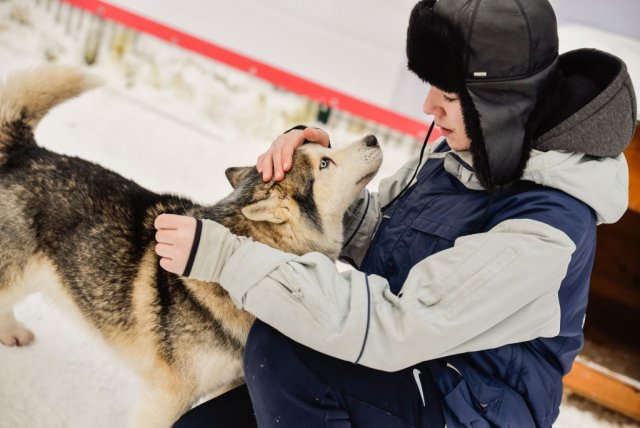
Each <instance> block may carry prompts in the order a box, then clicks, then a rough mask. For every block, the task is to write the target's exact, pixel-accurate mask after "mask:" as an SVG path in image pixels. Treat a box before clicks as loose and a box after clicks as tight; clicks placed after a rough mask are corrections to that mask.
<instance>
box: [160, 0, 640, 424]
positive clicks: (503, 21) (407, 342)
mask: <svg viewBox="0 0 640 428" xmlns="http://www.w3.org/2000/svg"><path fill="white" fill-rule="evenodd" d="M407 57H408V67H409V69H410V70H412V71H413V72H414V73H415V74H416V75H417V76H418V77H420V78H421V79H422V80H424V81H425V82H427V83H429V84H430V90H429V92H428V93H427V96H426V99H425V102H424V106H423V110H424V112H425V113H426V114H427V115H431V116H432V117H433V119H434V123H435V125H437V126H438V127H439V129H440V130H441V134H442V137H441V138H439V139H438V140H437V141H436V142H434V143H433V144H429V145H428V150H425V152H424V154H423V156H421V157H417V158H416V159H411V160H409V161H408V163H407V164H406V165H405V166H403V167H402V168H400V170H399V171H398V172H397V173H396V174H395V175H394V176H392V177H390V178H388V179H385V180H384V181H383V182H382V183H381V184H380V187H379V189H378V191H377V192H370V191H364V192H363V194H362V197H361V198H360V199H359V200H358V201H357V202H356V203H354V205H353V206H352V207H351V209H350V210H349V213H348V214H347V215H346V217H345V219H344V223H345V227H346V232H345V237H346V239H345V246H344V249H343V251H342V256H341V257H342V259H343V260H347V261H349V262H350V263H351V264H353V265H354V266H355V269H353V270H348V271H346V272H339V271H338V270H337V268H336V266H335V265H334V264H333V263H332V262H331V261H330V260H329V259H328V258H327V257H324V256H323V255H321V254H318V253H310V254H306V255H303V256H296V255H292V254H286V253H283V252H280V251H278V250H275V249H272V248H269V247H267V246H264V245H262V244H259V243H256V242H253V241H251V240H249V239H246V238H239V237H235V236H234V235H231V234H230V232H229V231H228V230H227V229H225V228H224V227H222V226H220V225H218V224H217V223H214V222H211V221H208V220H200V219H193V218H188V217H180V216H172V215H166V214H163V215H161V216H159V217H158V218H157V220H156V226H157V228H158V229H159V230H164V231H165V232H167V233H166V234H163V241H162V242H159V243H158V247H157V252H158V254H159V255H160V256H161V257H162V259H161V261H160V264H161V266H162V267H163V268H165V269H167V270H169V271H171V272H174V273H177V274H182V273H183V270H184V267H185V265H186V262H187V259H188V258H189V256H192V257H195V258H194V259H193V265H192V267H191V274H190V276H192V277H194V278H198V279H203V280H208V281H215V282H219V283H220V284H221V285H222V286H223V287H224V288H225V289H226V290H227V291H228V292H229V295H230V296H231V298H232V299H233V301H234V302H235V303H236V304H237V305H238V306H240V307H242V308H244V309H246V310H247V311H249V312H251V313H253V314H254V315H255V316H256V317H257V318H258V320H257V321H256V322H255V324H254V326H253V327H252V329H251V332H250V334H249V337H248V339H247V344H246V351H245V355H244V358H245V362H244V364H245V366H244V368H245V377H246V386H243V387H240V388H238V389H236V390H233V391H231V392H230V393H228V394H225V395H222V396H220V397H218V398H216V399H214V400H212V401H211V402H209V403H205V404H203V405H201V406H199V407H196V408H194V409H193V410H192V411H190V412H189V413H187V414H186V415H185V416H184V417H183V418H182V419H181V420H179V421H178V422H177V423H176V425H175V426H177V427H195V426H256V424H257V426H260V427H276V426H278V427H351V426H353V427H386V428H393V427H442V426H444V425H445V424H446V426H448V427H450V428H451V427H461V426H465V427H470V426H473V427H485V426H486V427H488V426H505V427H506V426H514V427H534V426H536V427H550V426H552V424H553V423H554V421H555V420H556V418H557V417H558V414H559V407H560V402H561V398H562V377H563V375H565V374H566V373H567V372H568V371H569V370H570V368H571V365H572V362H573V361H574V359H575V357H576V355H577V354H578V352H579V351H580V349H581V347H582V346H583V342H584V340H583V332H582V327H583V323H584V319H585V311H586V306H587V295H588V290H589V276H590V274H591V269H592V265H593V260H594V252H595V245H596V225H598V224H600V223H612V222H615V221H617V220H618V219H619V218H620V217H621V216H622V214H623V213H624V211H625V210H626V207H627V200H628V170H627V164H626V161H625V158H624V155H623V154H622V152H623V150H624V148H625V147H626V146H627V145H628V143H629V142H630V140H631V136H632V134H633V131H634V127H635V124H636V104H635V98H634V91H633V88H632V84H631V81H630V78H629V76H628V74H627V71H626V67H625V65H624V63H623V62H622V61H621V60H619V59H618V58H616V57H614V56H612V55H609V54H607V53H604V52H601V51H598V50H593V49H581V50H576V51H572V52H568V53H565V54H563V55H559V54H558V36H557V28H556V19H555V15H554V12H553V9H552V7H551V6H550V4H549V3H548V1H547V0H527V1H526V2H524V1H520V0H483V1H480V0H439V1H435V0H423V1H420V2H419V3H417V5H416V6H415V7H414V9H413V10H412V12H411V16H410V19H409V25H408V30H407ZM303 128H304V127H299V129H293V130H291V131H290V132H287V133H285V134H283V135H281V136H279V137H278V138H277V139H276V140H275V141H274V143H273V144H272V146H271V147H270V148H269V149H268V151H267V152H265V153H264V154H262V155H261V156H260V157H259V159H258V162H257V168H258V169H259V171H261V172H262V174H263V178H264V179H265V180H271V179H273V180H280V179H282V177H283V174H284V173H286V170H287V168H289V167H290V165H291V156H292V153H293V151H294V149H295V148H296V147H298V146H299V145H301V144H303V142H304V141H305V140H308V141H310V142H312V143H319V144H323V145H325V146H326V145H328V144H329V138H328V135H327V134H326V132H324V131H323V130H319V129H314V128H306V129H303ZM425 142H426V140H425ZM423 149H424V148H423ZM197 222H200V224H201V226H202V227H201V233H200V235H199V236H198V238H197V239H196V241H198V242H199V243H198V244H197V245H193V244H192V243H193V242H194V233H195V232H194V231H195V230H196V224H197ZM192 247H193V248H192ZM288 290H296V293H295V296H294V295H293V294H292V293H291V292H289V291H288ZM253 412H255V417H254V415H253ZM225 421H229V422H225ZM225 424H226V425H225Z"/></svg>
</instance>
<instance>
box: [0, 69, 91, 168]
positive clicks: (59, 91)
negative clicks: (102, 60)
mask: <svg viewBox="0 0 640 428" xmlns="http://www.w3.org/2000/svg"><path fill="white" fill-rule="evenodd" d="M99 84H100V81H99V79H97V78H96V77H93V76H91V75H89V74H87V73H85V72H83V71H82V70H80V69H78V68H74V67H67V66H61V65H44V66H40V67H37V68H33V69H30V70H26V71H21V72H17V73H13V74H11V75H9V76H8V77H7V78H6V79H5V81H4V82H3V83H2V84H1V85H0V151H3V150H2V149H6V148H7V147H6V146H7V145H10V144H17V143H19V141H18V140H20V139H19V138H15V137H14V135H15V133H14V132H12V131H15V130H17V129H21V128H22V129H24V127H25V126H27V127H28V128H29V129H30V130H32V129H34V128H35V127H36V125H37V124H38V122H40V119H42V118H43V117H44V115H45V114H47V112H48V111H49V110H50V109H51V108H52V107H54V106H56V105H58V104H60V103H62V102H63V101H66V100H67V99H69V98H72V97H75V96H77V95H80V94H81V93H83V92H84V91H87V90H89V89H92V88H94V87H96V86H98V85H99ZM0 157H1V155H0Z"/></svg>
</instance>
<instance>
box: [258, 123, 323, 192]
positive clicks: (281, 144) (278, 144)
mask: <svg viewBox="0 0 640 428" xmlns="http://www.w3.org/2000/svg"><path fill="white" fill-rule="evenodd" d="M305 139H306V140H308V141H310V142H312V143H317V144H322V145H323V146H324V147H329V134H327V133H326V132H325V131H323V130H322V129H318V128H306V129H304V130H301V129H292V130H291V131H289V132H287V133H284V134H281V135H280V136H278V138H276V139H275V140H274V141H273V143H271V147H269V150H267V151H266V152H264V153H263V154H261V155H260V156H258V160H257V161H256V168H257V169H258V172H260V173H261V174H262V179H263V180H264V181H265V182H266V181H269V180H271V178H272V177H273V178H274V179H275V180H276V181H280V180H282V179H283V178H284V174H285V172H287V171H289V169H291V163H292V159H293V152H294V151H295V150H296V149H297V148H298V147H300V146H301V145H302V143H304V140H305Z"/></svg>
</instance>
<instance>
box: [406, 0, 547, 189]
mask: <svg viewBox="0 0 640 428" xmlns="http://www.w3.org/2000/svg"><path fill="white" fill-rule="evenodd" d="M407 57H408V67H409V69H410V70H412V71H413V72H415V73H416V74H417V75H418V77H420V78H421V79H422V80H424V81H426V82H429V83H430V84H431V85H433V86H436V87H438V88H440V89H442V90H444V91H446V92H454V93H457V94H459V96H460V100H461V104H462V112H463V117H464V121H465V127H466V131H467V134H468V136H469V138H470V139H471V152H472V154H473V161H474V167H475V169H476V175H477V176H478V178H479V179H480V182H481V183H482V185H483V187H484V188H485V189H487V190H497V189H499V188H500V187H502V186H503V185H506V184H509V183H511V182H513V181H515V180H517V179H518V178H520V176H521V175H522V170H523V169H524V165H525V164H526V160H527V158H528V152H529V149H530V148H531V140H532V135H531V133H532V130H531V129H530V127H529V121H530V117H531V116H532V113H534V110H535V109H536V107H537V104H538V101H539V98H540V96H541V95H543V94H545V93H546V91H548V87H549V83H550V82H552V81H554V79H555V77H556V71H557V61H558V37H557V28H556V19H555V14H554V12H553V9H552V8H551V6H550V5H549V3H548V1H546V0H526V1H524V0H440V1H436V0H423V1H421V2H419V3H418V4H417V5H416V6H415V7H414V9H413V11H412V13H411V17H410V21H409V27H408V30H407Z"/></svg>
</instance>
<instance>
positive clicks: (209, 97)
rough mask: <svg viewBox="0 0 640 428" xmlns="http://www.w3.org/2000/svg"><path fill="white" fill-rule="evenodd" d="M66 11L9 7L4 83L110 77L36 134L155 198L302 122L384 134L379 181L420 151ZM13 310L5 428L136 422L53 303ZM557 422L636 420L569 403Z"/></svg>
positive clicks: (340, 133) (613, 41)
mask: <svg viewBox="0 0 640 428" xmlns="http://www.w3.org/2000/svg"><path fill="white" fill-rule="evenodd" d="M69 13H70V11H69V10H65V9H61V8H59V7H58V3H57V2H55V1H53V2H52V1H40V2H37V1H33V0H31V1H30V0H4V1H0V76H4V75H6V74H7V73H9V72H11V71H15V70H17V69H20V68H24V67H28V66H33V65H37V64H39V63H42V62H45V61H53V62H58V63H64V64H73V65H77V66H81V67H85V68H87V70H88V71H89V72H92V73H95V74H97V75H99V76H101V77H102V78H103V80H104V82H105V84H104V85H103V87H101V88H100V89H97V90H94V91H92V92H90V93H88V94H86V95H84V96H82V97H80V98H78V99H76V100H73V101H71V102H68V103H67V104H65V105H63V106H61V107H59V108H57V109H55V110H54V111H52V112H51V114H49V115H48V116H47V117H46V118H45V119H44V120H43V121H42V123H41V124H40V126H39V127H38V129H37V132H36V137H37V139H38V141H39V143H40V144H41V145H43V146H45V147H47V148H49V149H51V150H54V151H57V152H60V153H65V154H71V155H76V156H80V157H83V158H85V159H88V160H91V161H94V162H97V163H100V164H101V165H103V166H106V167H108V168H110V169H112V170H115V171H117V172H119V173H120V174H122V175H124V176H125V177H128V178H131V179H133V180H135V181H137V182H138V183H140V184H141V185H143V186H145V187H147V188H149V189H151V190H154V191H157V192H171V193H178V194H182V195H185V196H189V197H191V198H193V199H195V200H197V201H199V202H202V203H210V202H215V201H217V200H218V199H220V198H221V197H223V196H224V195H226V194H227V193H228V192H229V191H230V187H229V185H228V184H227V182H226V179H225V177H224V169H225V168H227V167H229V166H238V165H252V164H253V163H254V162H255V159H256V157H257V156H258V155H259V154H260V153H261V152H262V151H264V150H265V149H266V147H267V146H268V144H269V143H270V142H271V140H272V139H273V138H274V137H275V136H277V135H278V134H279V133H281V132H282V131H283V130H285V129H288V128H289V127H291V126H292V125H295V124H298V123H307V124H310V125H317V126H322V127H324V128H325V129H327V130H328V131H329V133H330V134H331V136H332V142H333V143H334V145H340V144H341V143H348V142H351V141H353V140H355V139H357V138H360V137H362V136H363V135H366V134H368V133H375V134H377V135H378V136H379V137H380V140H381V144H382V148H383V151H384V154H385V161H384V163H383V166H382V171H381V173H380V174H379V176H378V178H377V179H376V180H375V181H374V182H373V183H372V186H374V187H375V184H376V182H377V180H379V178H380V177H383V176H385V175H388V174H390V173H392V172H393V171H395V169H396V168H397V167H398V166H399V165H400V164H401V163H403V162H404V160H405V159H406V158H407V157H409V156H410V155H412V154H413V153H415V152H416V151H417V150H418V145H417V144H416V142H415V141H414V140H413V138H411V137H408V136H404V135H401V134H399V133H397V132H394V131H391V130H389V129H385V128H382V127H380V126H377V125H376V124H373V123H370V122H367V121H365V120H361V119H358V118H355V117H353V116H350V115H348V114H346V113H341V112H335V111H334V112H333V114H332V115H331V116H330V120H329V122H328V123H327V124H323V123H319V122H315V119H316V117H317V114H318V105H317V104H315V103H313V102H312V101H310V100H308V99H306V98H305V97H302V96H299V95H296V94H292V93H288V92H285V91H282V90H280V89H278V88H275V87H273V86H272V85H270V84H268V83H266V82H263V81H259V80H256V79H255V78H253V77H252V76H250V75H246V74H243V73H240V72H238V71H235V70H232V69H230V68H228V67H226V66H224V65H222V64H218V63H215V62H213V61H211V60H209V59H206V58H204V57H201V56H198V55H195V54H191V53H188V52H186V51H184V50H181V49H179V48H176V47H175V46H172V45H170V44H166V43H163V42H160V41H158V40H156V39H153V38H151V37H147V36H144V35H140V34H136V33H133V32H131V31H129V30H126V29H124V28H123V27H120V26H118V25H115V24H111V23H105V22H100V21H99V20H97V19H94V18H92V17H90V16H88V15H86V14H80V13H79V12H78V14H77V15H68V14H69ZM63 15H64V16H73V19H71V20H70V19H68V18H67V19H63V18H61V16H63ZM567 34H568V39H569V40H573V42H575V43H578V41H579V40H584V37H585V36H584V34H585V33H584V30H581V27H576V26H574V27H572V28H571V29H570V31H569V32H567ZM598 34H599V36H598V40H600V41H601V43H602V44H604V45H605V46H602V47H603V48H606V47H607V46H606V45H607V43H609V45H616V46H618V47H619V46H620V45H621V43H622V44H623V45H624V44H625V43H626V45H625V46H627V47H628V49H630V51H631V52H636V57H634V56H633V55H631V54H630V55H629V57H632V60H631V61H634V60H633V58H636V59H635V61H636V62H635V64H637V63H638V61H637V53H639V52H640V44H637V42H635V41H634V40H632V39H624V38H623V39H621V38H620V37H619V36H614V35H609V34H607V33H602V34H600V33H598ZM589 35H591V36H592V35H593V33H589ZM634 43H636V44H634ZM87 61H89V62H93V65H92V66H87V65H86V63H87ZM16 315H17V318H18V319H19V320H20V321H22V322H24V323H25V324H27V325H28V326H29V327H30V328H31V329H32V330H33V331H34V332H35V334H36V336H37V339H36V341H35V342H34V344H33V345H31V346H29V347H25V348H7V347H0V428H32V427H38V428H40V427H44V428H57V427H64V428H84V427H88V426H91V427H96V428H101V427H105V428H106V427H124V426H127V423H128V422H127V421H128V418H129V415H130V410H131V403H132V402H133V401H134V400H135V397H136V392H137V389H138V383H137V380H136V379H135V376H134V374H133V373H132V372H131V371H129V370H128V369H127V368H126V367H124V366H122V365H121V364H120V362H119V361H118V360H117V359H116V358H115V356H114V355H113V354H112V353H111V352H110V350H109V349H108V348H106V347H105V345H104V344H103V343H102V342H101V341H100V340H99V339H97V338H95V337H92V336H91V335H90V334H88V333H87V332H86V331H85V330H83V329H81V328H80V327H79V326H76V325H74V324H73V322H72V320H71V319H70V318H67V316H66V315H65V314H64V313H62V312H61V311H60V310H59V309H57V308H56V307H54V306H53V305H51V304H50V303H49V302H48V301H47V299H46V297H45V296H42V295H40V294H36V295H32V296H30V297H28V298H27V299H26V300H24V301H23V302H22V303H20V304H19V305H18V306H17V308H16ZM556 426H557V427H564V428H568V427H576V428H578V427H623V426H624V427H635V426H638V425H635V424H633V423H631V422H629V421H627V420H625V419H623V418H621V417H618V416H617V415H613V414H612V413H610V412H608V411H604V410H602V409H599V408H597V407H595V406H593V405H590V404H589V403H585V402H584V401H582V400H579V399H577V398H574V397H567V399H566V400H565V402H564V403H563V406H562V410H561V415H560V419H559V420H558V422H557V424H556Z"/></svg>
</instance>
